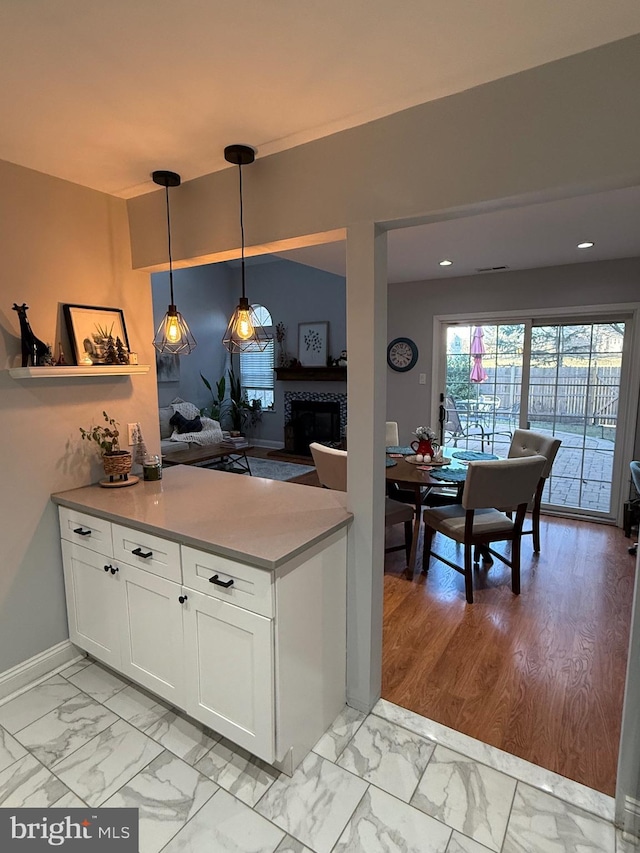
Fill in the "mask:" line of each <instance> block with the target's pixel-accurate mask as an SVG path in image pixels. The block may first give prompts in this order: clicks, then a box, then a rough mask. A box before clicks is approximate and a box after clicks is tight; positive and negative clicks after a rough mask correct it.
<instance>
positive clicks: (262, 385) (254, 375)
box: [240, 305, 274, 409]
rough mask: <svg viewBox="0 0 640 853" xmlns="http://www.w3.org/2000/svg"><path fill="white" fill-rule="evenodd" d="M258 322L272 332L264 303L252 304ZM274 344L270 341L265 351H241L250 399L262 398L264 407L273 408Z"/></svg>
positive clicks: (244, 385) (243, 374) (243, 384)
mask: <svg viewBox="0 0 640 853" xmlns="http://www.w3.org/2000/svg"><path fill="white" fill-rule="evenodd" d="M251 307H252V308H253V310H254V312H255V315H256V317H257V318H258V322H259V323H260V325H261V326H263V327H264V328H266V329H267V331H269V332H272V326H273V321H272V319H271V314H269V312H268V311H267V309H266V308H265V307H264V306H263V305H252V306H251ZM273 359H274V344H273V340H271V341H269V344H268V346H267V348H266V349H265V350H264V351H263V352H241V353H240V381H241V383H242V388H243V389H244V391H246V394H247V397H248V398H249V400H260V402H261V403H262V408H263V409H273Z"/></svg>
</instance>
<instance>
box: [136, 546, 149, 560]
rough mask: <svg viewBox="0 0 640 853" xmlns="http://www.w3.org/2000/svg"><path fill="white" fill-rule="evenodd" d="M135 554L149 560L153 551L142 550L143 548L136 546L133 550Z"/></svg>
mask: <svg viewBox="0 0 640 853" xmlns="http://www.w3.org/2000/svg"><path fill="white" fill-rule="evenodd" d="M131 553H132V554H135V555H136V557H142V559H143V560H147V559H148V558H149V557H152V556H153V551H147V552H146V553H145V552H144V551H143V550H142V548H134V549H133V551H132V552H131Z"/></svg>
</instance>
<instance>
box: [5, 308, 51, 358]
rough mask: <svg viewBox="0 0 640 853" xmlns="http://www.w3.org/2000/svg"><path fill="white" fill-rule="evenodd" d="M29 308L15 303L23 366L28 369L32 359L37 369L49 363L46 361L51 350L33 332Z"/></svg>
mask: <svg viewBox="0 0 640 853" xmlns="http://www.w3.org/2000/svg"><path fill="white" fill-rule="evenodd" d="M28 308H29V306H28V305H27V304H25V303H24V302H23V303H22V305H16V303H15V302H14V303H13V310H14V311H17V312H18V318H19V320H20V335H21V338H22V366H23V367H28V365H29V359H31V364H32V366H34V367H37V366H39V365H42V364H46V363H47V362H46V359H47V356H49V355H50V348H49V347H48V346H47V344H45V343H44V341H41V340H40V338H36V336H35V335H34V334H33V332H32V331H31V326H30V324H29V321H28V320H27V310H28Z"/></svg>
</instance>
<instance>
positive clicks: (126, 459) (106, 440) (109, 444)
mask: <svg viewBox="0 0 640 853" xmlns="http://www.w3.org/2000/svg"><path fill="white" fill-rule="evenodd" d="M102 416H103V418H104V420H105V423H106V426H91V427H89V429H84V428H83V427H80V435H81V436H82V439H83V441H84V440H86V441H88V442H94V443H95V445H96V446H97V447H98V448H99V449H100V455H101V456H102V464H103V466H104V472H105V474H106V475H107V476H108V477H110V478H111V479H112V480H113V477H115V476H123V478H124V479H125V480H126V478H127V475H128V474H129V472H130V471H131V454H130V453H129V451H128V450H120V443H119V438H120V431H119V430H118V427H119V424H118V423H117V421H116V420H115V419H114V418H110V417H109V415H108V414H107V413H106V412H103V413H102Z"/></svg>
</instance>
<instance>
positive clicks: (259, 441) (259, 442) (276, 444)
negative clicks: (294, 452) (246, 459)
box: [249, 438, 282, 450]
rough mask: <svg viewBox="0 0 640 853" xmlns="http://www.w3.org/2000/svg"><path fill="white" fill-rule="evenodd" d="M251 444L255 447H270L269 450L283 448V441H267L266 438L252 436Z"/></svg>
mask: <svg viewBox="0 0 640 853" xmlns="http://www.w3.org/2000/svg"><path fill="white" fill-rule="evenodd" d="M249 444H252V445H253V446H254V447H268V448H269V450H280V449H281V448H282V442H281V441H267V439H265V438H250V439H249Z"/></svg>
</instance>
